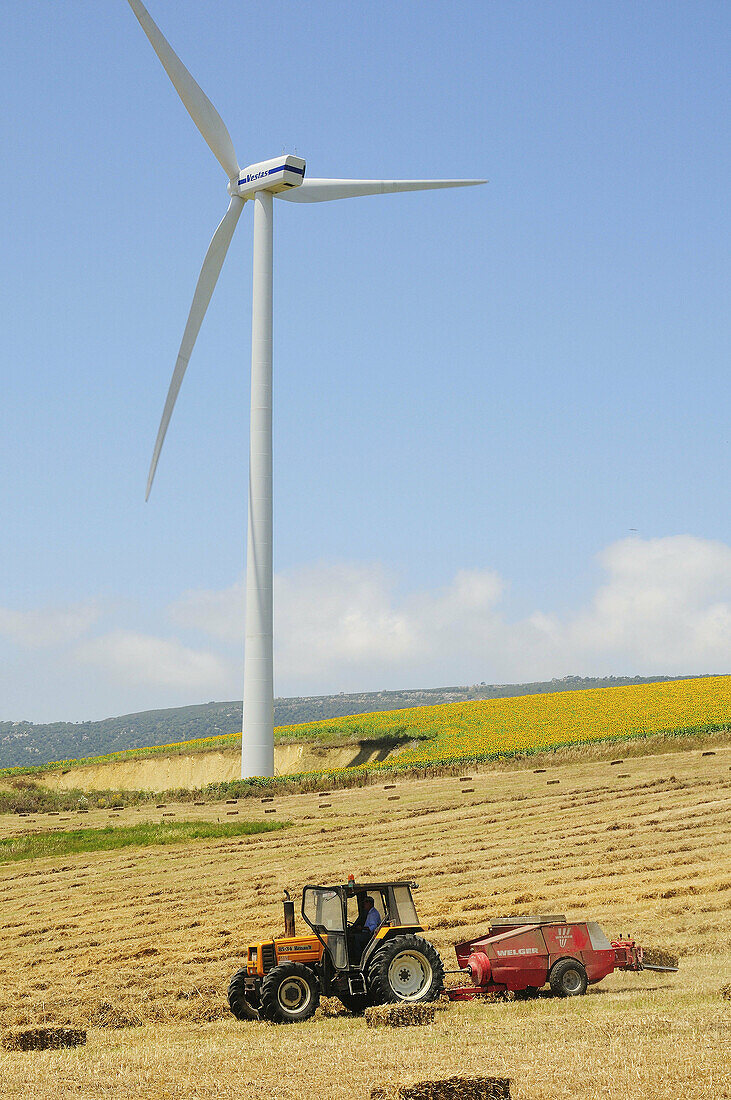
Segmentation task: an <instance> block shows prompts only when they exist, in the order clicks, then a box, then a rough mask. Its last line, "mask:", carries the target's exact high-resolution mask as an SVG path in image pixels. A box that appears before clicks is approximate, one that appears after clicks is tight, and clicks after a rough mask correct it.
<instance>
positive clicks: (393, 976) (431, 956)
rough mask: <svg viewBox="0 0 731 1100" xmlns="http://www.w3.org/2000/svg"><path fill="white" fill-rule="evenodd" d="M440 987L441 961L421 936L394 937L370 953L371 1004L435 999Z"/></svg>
mask: <svg viewBox="0 0 731 1100" xmlns="http://www.w3.org/2000/svg"><path fill="white" fill-rule="evenodd" d="M443 988H444V963H443V962H442V960H441V958H440V956H439V953H438V951H437V950H436V948H434V947H433V946H432V944H430V943H429V941H428V940H425V939H423V938H422V937H421V936H394V938H393V939H391V940H386V942H385V944H384V945H383V947H381V948H379V950H378V951H376V953H375V954H374V955H373V957H372V959H371V961H370V965H369V967H368V992H369V993H370V998H371V1002H372V1003H373V1004H395V1003H398V1002H400V1001H408V1002H411V1003H414V1002H417V1001H419V1002H423V1001H436V1000H437V998H438V997H439V995H440V993H441V992H442V989H443Z"/></svg>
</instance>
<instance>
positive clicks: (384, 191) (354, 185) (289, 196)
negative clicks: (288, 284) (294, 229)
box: [276, 179, 487, 202]
mask: <svg viewBox="0 0 731 1100" xmlns="http://www.w3.org/2000/svg"><path fill="white" fill-rule="evenodd" d="M479 183H487V180H315V179H306V180H305V181H304V182H303V183H301V184H300V186H299V187H293V188H291V190H289V191H280V192H279V194H278V195H277V196H276V198H278V199H286V201H287V202H329V201H331V200H332V199H352V198H357V197H358V196H359V195H391V194H394V193H395V192H397V191H431V190H435V189H436V188H439V187H474V186H476V185H477V184H479Z"/></svg>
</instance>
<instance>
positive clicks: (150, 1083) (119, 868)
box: [0, 748, 731, 1100]
mask: <svg viewBox="0 0 731 1100" xmlns="http://www.w3.org/2000/svg"><path fill="white" fill-rule="evenodd" d="M730 767H731V750H729V749H723V748H718V749H717V750H716V752H715V755H713V756H708V757H704V756H702V754H701V752H700V751H688V752H684V753H677V752H675V753H669V754H667V755H661V756H649V757H645V758H639V757H632V758H628V759H627V761H626V762H625V763H624V765H623V766H611V765H610V764H609V763H608V762H594V763H586V764H567V765H561V766H557V767H553V768H551V769H550V772H548V773H545V774H534V773H533V772H530V771H528V770H526V769H516V770H515V771H507V770H504V769H501V770H499V771H497V770H496V771H491V770H490V769H489V767H487V766H485V767H482V768H478V769H474V770H472V771H471V772H469V774H470V775H471V776H472V780H471V781H470V782H469V783H467V784H466V783H460V781H459V779H458V778H456V777H455V778H443V779H429V780H405V779H404V780H399V781H397V782H396V785H395V787H394V789H391V790H383V789H381V788H379V787H374V786H371V787H366V788H363V789H359V790H342V791H338V790H334V791H333V792H332V793H331V794H328V795H327V796H326V797H325V798H323V797H322V796H318V795H317V794H305V795H303V794H297V795H288V796H280V797H277V798H276V800H275V801H274V802H273V803H271V804H267V805H266V806H265V805H264V804H262V803H260V802H257V801H255V800H253V799H247V800H245V801H244V800H242V801H240V802H239V803H238V804H237V805H236V806H231V805H226V804H223V803H220V804H207V805H205V806H199V807H198V806H197V807H194V806H192V805H186V804H179V803H175V804H173V803H171V804H170V806H169V807H164V808H163V807H160V808H154V807H153V808H150V807H149V806H146V807H144V808H139V807H134V808H129V809H126V810H123V811H119V812H118V813H111V812H110V811H102V810H96V811H95V810H91V811H90V812H89V813H88V814H85V815H83V817H82V816H78V815H76V814H64V815H60V816H55V815H54V816H49V815H40V814H38V815H34V816H33V817H29V818H21V819H18V818H12V819H10V818H8V817H5V818H0V836H8V835H12V834H15V833H18V832H23V831H27V830H43V829H50V828H53V829H67V828H75V827H76V828H78V827H84V826H89V827H98V826H100V825H107V824H129V823H133V822H138V821H148V820H149V821H158V820H161V815H162V813H163V812H165V813H173V814H174V817H175V819H178V820H183V819H186V820H197V819H201V818H202V819H213V820H216V819H220V820H221V821H225V820H227V815H228V816H230V817H231V819H233V820H235V815H238V816H239V818H240V819H261V820H265V816H264V811H265V809H271V808H274V809H275V811H276V818H275V819H276V820H283V821H289V822H291V823H292V824H291V826H290V828H288V829H285V830H283V831H281V832H277V833H272V834H268V835H264V836H255V837H251V838H236V839H227V840H219V841H198V842H195V843H193V844H189V845H187V846H185V847H180V848H178V847H168V848H165V849H162V848H144V849H123V850H120V851H116V852H99V853H90V854H82V855H74V856H67V857H64V858H62V859H59V860H56V861H54V860H51V859H44V860H34V861H32V862H31V861H29V862H27V863H17V864H13V865H2V866H0V928H1V929H2V933H3V942H4V948H5V950H4V952H3V958H2V961H1V965H0V977H1V978H2V983H1V992H0V1022H2V1023H3V1024H4V1025H9V1024H12V1023H21V1022H29V1023H36V1022H42V1021H43V1020H47V1021H48V1022H53V1023H63V1022H70V1023H74V1024H79V1023H80V1024H83V1023H84V1021H88V1020H91V1021H92V1023H91V1028H92V1029H91V1031H90V1040H89V1045H88V1046H87V1047H86V1048H79V1049H77V1050H76V1051H73V1052H68V1053H54V1054H51V1053H48V1054H32V1055H22V1056H21V1055H18V1054H11V1053H9V1052H1V1053H0V1095H3V1096H17V1097H27V1096H37V1097H38V1098H39V1100H50V1098H51V1097H53V1098H54V1100H55V1098H57V1097H59V1096H67V1095H68V1096H70V1095H74V1096H82V1097H88V1098H89V1100H91V1098H97V1097H101V1096H110V1097H137V1096H144V1097H147V1096H149V1097H152V1098H155V1097H158V1096H160V1097H162V1096H180V1097H188V1096H190V1097H213V1096H221V1095H228V1094H229V1093H231V1094H234V1093H235V1094H237V1095H240V1096H244V1097H249V1096H250V1097H254V1096H257V1097H260V1096H262V1095H266V1094H268V1095H270V1096H271V1097H272V1098H273V1100H295V1097H296V1098H297V1100H301V1097H302V1096H318V1097H319V1096H322V1097H325V1098H330V1097H331V1098H332V1100H339V1098H340V1100H351V1098H352V1100H355V1098H356V1097H364V1098H367V1097H368V1094H369V1092H368V1090H369V1087H370V1084H380V1083H383V1082H384V1080H385V1079H389V1075H390V1078H395V1079H398V1080H416V1079H418V1078H419V1077H422V1078H423V1077H428V1076H430V1075H434V1071H438V1072H437V1074H436V1075H442V1076H448V1075H450V1074H452V1073H460V1072H463V1073H464V1072H466V1073H493V1074H502V1073H506V1074H507V1075H508V1076H511V1077H512V1078H513V1081H514V1089H513V1095H514V1097H516V1098H517V1100H522V1098H525V1100H530V1098H533V1100H549V1098H550V1100H562V1098H564V1097H565V1098H567V1100H568V1098H571V1100H593V1098H594V1097H599V1096H607V1095H617V1096H619V1095H624V1094H626V1095H628V1096H633V1095H641V1096H643V1097H647V1098H648V1100H671V1098H672V1100H675V1098H676V1096H677V1095H680V1094H681V1093H680V1091H679V1090H680V1086H681V1084H682V1085H683V1089H684V1091H683V1092H682V1095H683V1096H685V1097H693V1098H695V1097H697V1098H698V1100H720V1098H722V1097H724V1096H731V1080H730V1079H729V1076H728V1064H727V1063H728V1046H724V1044H727V1043H728V1036H729V1032H728V1016H729V1007H728V1002H723V1001H722V1000H721V998H720V995H719V993H718V990H719V988H720V986H721V984H723V982H727V981H729V979H730V978H731V975H729V973H728V967H729V962H730V961H731V953H730V949H729V944H730V943H731V865H730V861H729V854H728V853H729V850H730V849H729V845H730V842H731V784H730V783H729V779H730V777H731V772H730V770H729V768H730ZM549 780H553V781H555V780H558V781H559V782H558V784H555V783H551V784H550V785H549V782H548V781H549ZM465 786H469V787H474V788H475V790H474V792H469V793H462V788H464V787H465ZM389 799H393V801H389ZM322 801H325V802H327V803H330V806H329V807H328V808H323V809H320V808H319V806H318V803H320V802H322ZM66 818H68V819H69V820H65V819H66ZM271 819H272V818H266V820H271ZM351 871H352V872H353V873H355V875H356V877H358V878H362V879H367V878H368V877H371V876H373V877H400V876H404V877H409V878H415V879H416V880H417V881H418V882H420V883H421V889H420V890H419V892H418V894H417V902H418V906H419V910H420V913H421V916H422V920H424V921H425V922H426V923H427V924H429V925H430V926H431V928H432V932H431V933H430V937H431V938H432V939H433V941H434V942H435V944H436V945H437V947H438V948H439V949H440V951H441V952H442V954H443V955H444V957H445V958H446V959H448V960H449V964H448V965H454V956H453V952H452V947H451V944H452V943H453V942H454V941H455V940H459V939H465V938H468V937H469V936H470V935H471V934H474V933H476V932H477V931H479V930H480V929H482V928H484V927H485V926H486V923H487V920H488V919H489V917H490V916H494V915H499V914H501V913H506V912H515V911H518V912H521V911H522V912H532V911H536V910H538V911H543V912H565V913H567V915H569V916H571V917H579V918H580V917H582V916H583V917H587V918H593V919H598V920H600V921H601V923H602V924H603V925H604V927H605V928H606V930H607V932H609V933H610V934H617V933H618V932H630V931H631V932H633V933H634V934H635V935H636V936H637V938H638V939H639V940H640V942H645V943H647V944H649V945H657V946H663V947H666V948H668V949H670V950H673V951H677V952H680V954H681V971H680V973H679V974H677V975H669V976H665V977H663V976H661V975H656V974H645V975H631V974H617V975H615V976H613V977H612V978H610V979H608V980H607V981H606V982H604V983H602V984H601V985H600V986H598V987H596V989H592V990H591V991H590V995H589V996H587V997H586V998H582V999H578V1000H572V1001H556V1000H548V999H540V1000H539V1001H537V1002H533V1003H529V1004H517V1003H516V1004H508V1005H478V1004H470V1005H463V1006H457V1007H454V1008H452V1009H451V1010H450V1011H449V1012H445V1013H439V1014H438V1019H437V1022H436V1023H435V1024H434V1025H430V1027H428V1028H418V1029H408V1034H407V1035H404V1033H403V1032H404V1029H401V1031H400V1033H398V1034H397V1035H395V1036H394V1035H393V1034H391V1033H390V1032H388V1030H387V1029H383V1030H382V1031H381V1032H379V1034H378V1038H377V1039H375V1038H374V1036H373V1033H372V1032H366V1030H365V1025H364V1024H363V1023H362V1021H357V1020H356V1021H353V1020H347V1019H337V1020H321V1021H320V1020H317V1021H310V1022H308V1023H307V1024H304V1025H299V1026H297V1027H292V1028H281V1029H278V1028H272V1027H267V1026H265V1025H258V1024H251V1025H250V1024H239V1023H237V1022H236V1021H234V1020H233V1019H232V1018H231V1017H230V1016H229V1014H228V1013H227V1010H226V1008H225V1003H224V1000H223V993H224V991H225V987H226V984H227V981H228V978H229V976H230V974H231V973H232V972H233V971H234V970H236V969H237V968H238V967H239V966H240V965H241V959H242V955H243V953H244V950H245V945H246V943H247V942H248V941H249V940H250V939H255V938H257V937H259V938H260V937H262V936H266V935H268V934H271V933H277V932H278V931H280V926H281V923H282V917H281V904H280V900H279V899H280V897H281V891H282V889H283V888H284V887H285V886H286V887H289V889H290V890H292V891H293V892H294V891H299V890H300V889H301V887H302V886H303V885H304V884H305V883H307V882H317V881H332V880H337V881H344V880H345V879H346V878H347V875H348V874H349V873H350V872H351ZM299 923H300V925H301V919H300V921H299ZM103 1002H106V1003H107V1005H108V1009H109V1012H108V1013H107V1017H104V1015H103V1013H101V1014H100V1004H101V1003H103ZM107 1018H109V1019H112V1020H116V1022H125V1021H126V1022H128V1023H130V1022H131V1023H139V1024H141V1025H142V1026H140V1027H135V1028H129V1027H128V1028H124V1029H119V1030H116V1029H111V1028H110V1027H108V1026H105V1027H102V1026H99V1027H97V1026H95V1025H94V1021H97V1022H98V1021H101V1020H104V1019H107ZM488 1029H489V1030H488ZM488 1034H489V1040H490V1041H489V1042H487V1041H486V1038H487V1036H488ZM597 1044H598V1048H599V1049H597ZM243 1048H245V1049H246V1056H245V1061H243V1062H242V1053H241V1052H242V1049H243ZM724 1050H725V1052H726V1062H724ZM346 1056H347V1059H348V1072H347V1073H343V1072H334V1073H333V1071H332V1066H333V1065H334V1064H335V1063H337V1062H338V1060H339V1059H342V1058H344V1057H346ZM211 1060H212V1063H211ZM567 1060H568V1064H570V1065H571V1067H572V1072H571V1073H570V1075H568V1076H567V1074H566V1072H565V1067H566V1065H567ZM208 1063H211V1064H208ZM282 1067H288V1068H287V1070H286V1072H283V1071H282ZM562 1067H563V1069H562ZM384 1075H386V1076H385V1077H384ZM100 1082H103V1084H100ZM608 1088H609V1089H611V1090H612V1091H607V1089H608ZM638 1088H639V1089H640V1091H639V1092H638V1091H637V1089H638ZM602 1089H603V1090H604V1091H602Z"/></svg>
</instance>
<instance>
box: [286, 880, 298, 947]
mask: <svg viewBox="0 0 731 1100" xmlns="http://www.w3.org/2000/svg"><path fill="white" fill-rule="evenodd" d="M284 934H285V936H288V937H289V938H290V939H293V938H294V937H295V935H296V932H295V930H294V902H293V901H290V897H289V890H285V891H284Z"/></svg>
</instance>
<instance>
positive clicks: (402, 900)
mask: <svg viewBox="0 0 731 1100" xmlns="http://www.w3.org/2000/svg"><path fill="white" fill-rule="evenodd" d="M391 893H392V894H393V902H394V906H395V908H396V910H397V912H396V913H393V914H392V915H391V923H392V924H407V925H408V924H411V925H418V923H419V918H418V917H417V915H416V908H415V906H414V900H413V898H412V897H411V890H410V889H409V888H408V886H394V887H393V888H392V890H391Z"/></svg>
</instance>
